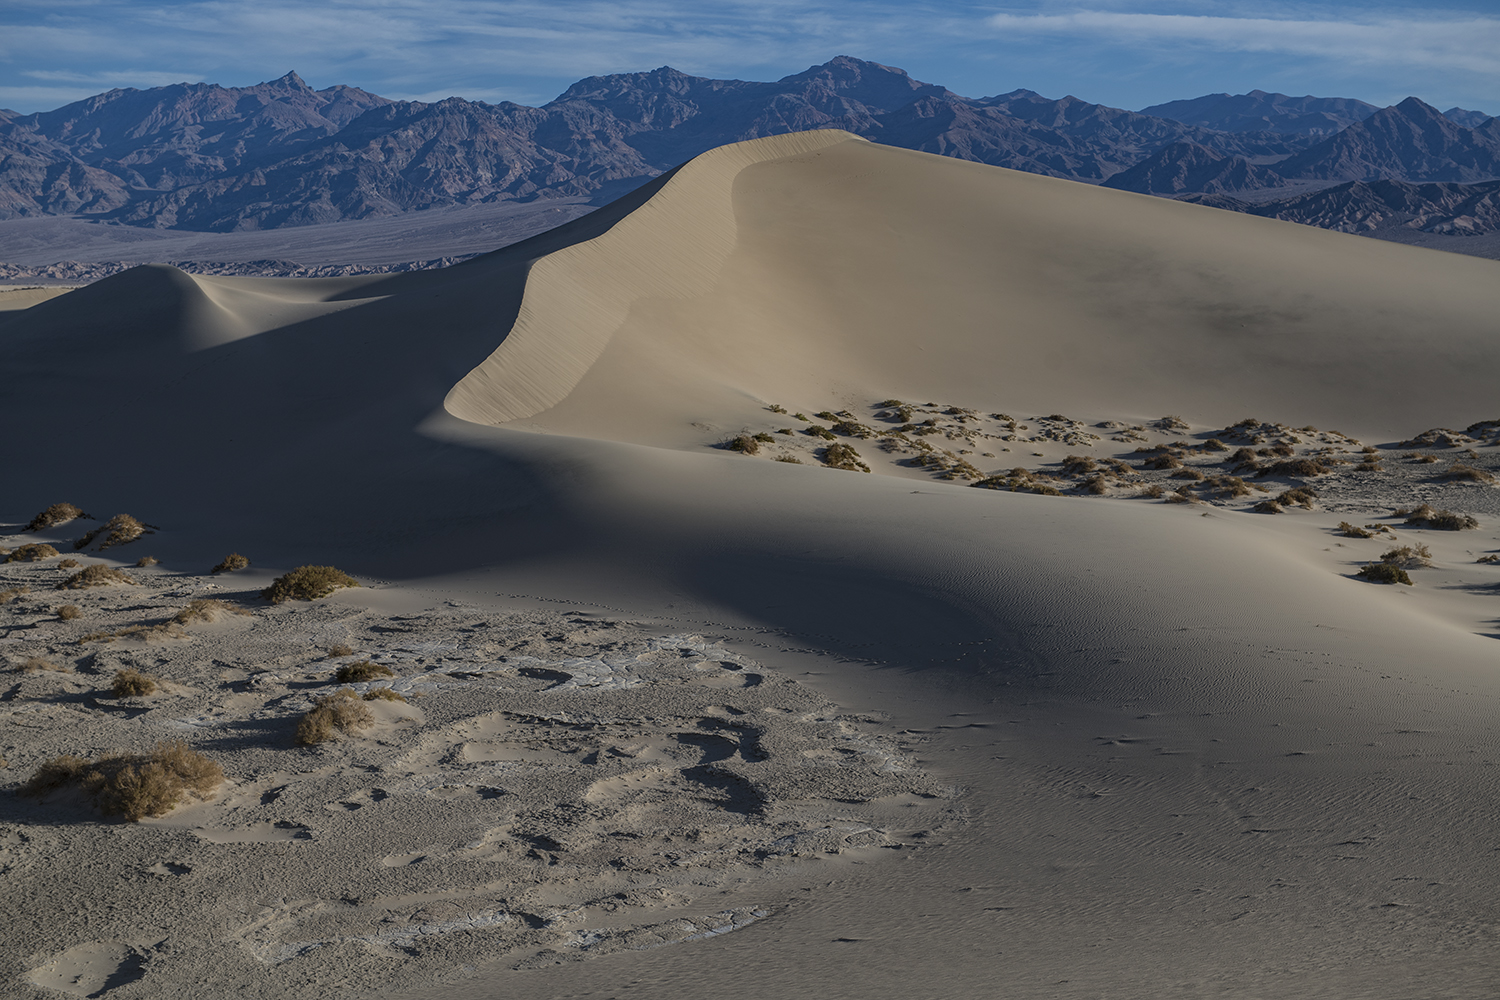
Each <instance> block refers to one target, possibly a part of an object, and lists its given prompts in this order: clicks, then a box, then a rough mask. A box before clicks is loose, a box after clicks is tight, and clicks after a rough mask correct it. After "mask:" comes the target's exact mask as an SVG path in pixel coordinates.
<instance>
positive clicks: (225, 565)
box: [209, 552, 250, 573]
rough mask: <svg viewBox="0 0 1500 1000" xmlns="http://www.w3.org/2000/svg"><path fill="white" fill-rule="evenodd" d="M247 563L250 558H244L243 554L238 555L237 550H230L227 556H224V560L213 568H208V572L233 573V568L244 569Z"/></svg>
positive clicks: (248, 563)
mask: <svg viewBox="0 0 1500 1000" xmlns="http://www.w3.org/2000/svg"><path fill="white" fill-rule="evenodd" d="M249 565H250V560H249V559H246V558H245V557H244V556H242V555H240V554H239V553H238V552H231V553H229V555H227V556H225V557H224V561H223V562H221V563H219V565H217V566H215V567H214V568H213V569H211V570H209V572H210V573H233V572H234V571H235V570H237V569H244V568H245V567H247V566H249Z"/></svg>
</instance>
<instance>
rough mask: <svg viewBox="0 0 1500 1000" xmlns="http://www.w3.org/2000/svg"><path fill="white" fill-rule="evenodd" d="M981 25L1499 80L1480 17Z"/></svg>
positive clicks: (1039, 20)
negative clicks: (1422, 69)
mask: <svg viewBox="0 0 1500 1000" xmlns="http://www.w3.org/2000/svg"><path fill="white" fill-rule="evenodd" d="M987 23H988V24H989V26H990V27H991V28H994V29H997V30H998V31H999V32H1000V33H1002V34H1004V35H1016V34H1028V35H1040V34H1046V35H1064V36H1074V37H1079V36H1082V37H1087V38H1090V39H1094V40H1099V41H1104V42H1107V43H1109V44H1113V45H1122V46H1131V47H1142V46H1149V47H1153V48H1165V47H1171V46H1183V45H1189V46H1198V47H1201V48H1207V49H1213V50H1218V51H1228V52H1259V53H1271V54H1281V55H1290V56H1300V57H1304V58H1312V59H1317V60H1321V61H1324V62H1328V63H1337V64H1343V65H1349V64H1357V65H1359V66H1362V67H1369V66H1387V67H1394V66H1421V67H1433V68H1438V69H1442V70H1444V71H1453V70H1461V71H1467V72H1470V73H1476V74H1482V75H1487V76H1492V75H1500V18H1497V17H1486V16H1479V15H1455V14H1449V15H1446V16H1443V15H1436V16H1432V17H1423V18H1420V19H1418V18H1415V17H1412V16H1410V15H1406V16H1392V15H1386V16H1373V17H1370V16H1366V17H1350V18H1349V19H1347V20H1345V19H1339V20H1332V19H1310V18H1297V17H1280V18H1271V17H1234V16H1220V15H1208V16H1205V15H1193V14H1145V13H1129V12H1119V11H1106V10H1079V11H1073V12H1070V13H1039V14H996V15H994V16H992V17H990V18H988V21H987Z"/></svg>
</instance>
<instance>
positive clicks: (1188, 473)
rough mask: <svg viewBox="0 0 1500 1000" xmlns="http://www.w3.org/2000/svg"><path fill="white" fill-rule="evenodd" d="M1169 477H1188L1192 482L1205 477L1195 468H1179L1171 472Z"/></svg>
mask: <svg viewBox="0 0 1500 1000" xmlns="http://www.w3.org/2000/svg"><path fill="white" fill-rule="evenodd" d="M1171 478H1173V479H1190V480H1192V481H1193V482H1199V481H1200V480H1202V479H1204V478H1205V477H1204V475H1203V473H1201V472H1199V471H1198V470H1197V469H1179V470H1177V471H1176V472H1174V473H1172V477H1171Z"/></svg>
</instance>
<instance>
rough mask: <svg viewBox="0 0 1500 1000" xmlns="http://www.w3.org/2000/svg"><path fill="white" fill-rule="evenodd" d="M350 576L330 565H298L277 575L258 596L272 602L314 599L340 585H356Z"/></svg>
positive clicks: (324, 595) (336, 588)
mask: <svg viewBox="0 0 1500 1000" xmlns="http://www.w3.org/2000/svg"><path fill="white" fill-rule="evenodd" d="M358 586H359V583H358V581H356V580H355V579H354V578H353V577H352V576H350V575H349V574H347V573H345V572H343V571H342V570H339V569H335V568H334V567H332V566H298V567H297V568H296V569H294V570H292V571H291V572H290V573H286V574H283V575H282V576H278V577H277V578H276V579H275V580H273V581H271V585H270V586H269V587H267V588H266V589H265V590H262V591H261V592H260V596H261V597H264V598H265V599H266V600H268V601H270V602H271V603H272V604H281V603H283V602H285V601H316V600H318V599H319V598H321V597H327V596H328V595H329V594H331V593H333V592H334V591H335V590H338V589H340V588H341V587H358Z"/></svg>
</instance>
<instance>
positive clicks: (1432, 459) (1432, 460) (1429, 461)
mask: <svg viewBox="0 0 1500 1000" xmlns="http://www.w3.org/2000/svg"><path fill="white" fill-rule="evenodd" d="M1437 460H1438V457H1437V456H1436V455H1423V456H1421V457H1420V458H1418V459H1417V463H1418V464H1419V465H1436V464H1437Z"/></svg>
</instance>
